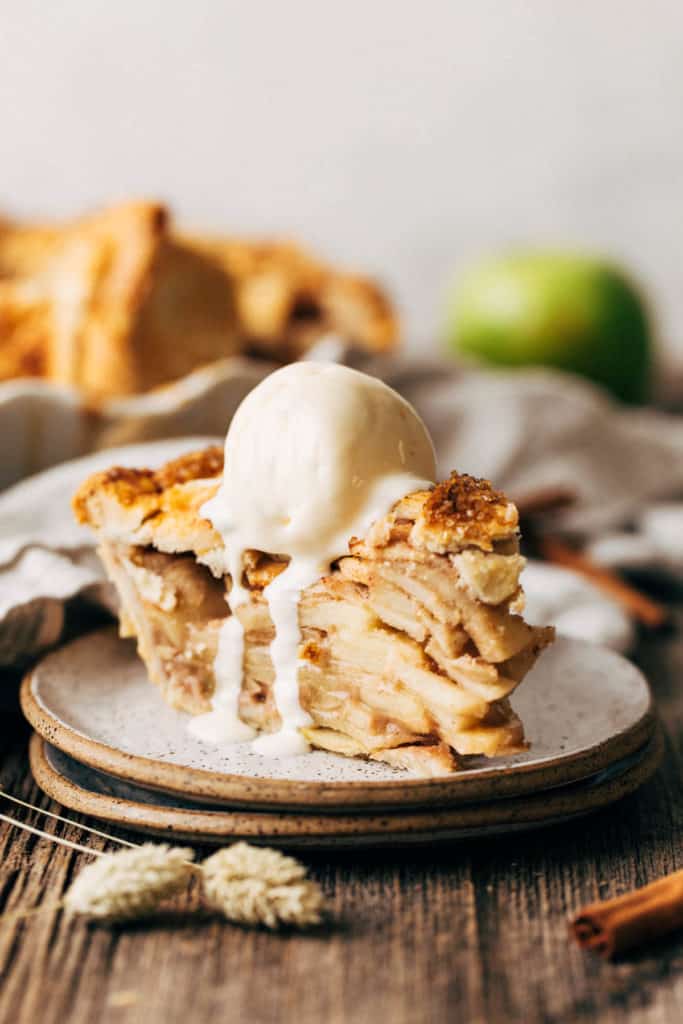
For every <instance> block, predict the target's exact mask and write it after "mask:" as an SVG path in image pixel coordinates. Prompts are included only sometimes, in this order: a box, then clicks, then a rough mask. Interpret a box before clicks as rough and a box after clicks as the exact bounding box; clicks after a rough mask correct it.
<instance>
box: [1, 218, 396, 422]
mask: <svg viewBox="0 0 683 1024" xmlns="http://www.w3.org/2000/svg"><path fill="white" fill-rule="evenodd" d="M397 334H398V328H397V322H396V317H395V314H394V311H393V308H392V306H391V304H390V302H389V300H388V298H387V297H386V295H385V293H384V292H383V291H382V290H381V289H380V288H379V287H378V286H377V285H375V284H374V283H373V282H371V281H370V280H368V279H366V278H364V277H360V276H357V275H354V274H349V273H346V272H342V271H339V270H336V269H333V268H331V267H329V266H327V265H326V264H324V263H322V262H320V261H319V260H317V259H316V258H315V257H314V256H312V255H311V254H310V253H308V252H307V251H306V250H305V249H303V248H301V247H299V246H298V245H295V244H293V243H290V242H276V241H265V242H264V241H246V240H239V239H221V238H215V239H212V238H203V237H185V236H182V235H178V234H176V233H175V232H173V231H172V230H171V225H170V218H169V214H168V211H167V210H166V209H165V207H164V206H162V205H161V204H159V203H154V202H130V203H125V204H122V205H119V206H116V207H112V208H111V209H108V210H104V211H103V212H100V213H98V214H95V215H93V216H91V217H87V218H84V219H83V220H80V221H77V222H75V223H73V224H67V225H64V226H62V227H60V226H43V225H16V224H11V223H6V222H5V223H2V222H0V380H8V379H12V378H17V377H38V378H45V379H48V380H51V381H53V382H55V383H57V384H61V385H69V386H72V387H75V388H77V389H78V390H79V391H80V392H81V393H82V394H83V395H85V396H86V397H87V399H88V400H89V401H90V403H91V404H94V405H99V404H100V403H102V402H103V401H106V400H107V399H112V398H118V397H121V396H125V395H133V394H139V393H144V392H147V391H150V390H151V389H154V388H157V387H158V386H160V385H164V384H167V383H169V382H171V381H174V380H178V379H180V378H183V377H184V376H186V375H187V374H188V373H190V372H191V371H192V370H195V369H197V368H198V367H201V366H205V365H208V364H211V363H213V362H215V361H217V360H220V359H224V358H227V357H230V356H235V355H256V356H259V357H261V358H267V359H269V360H271V361H273V362H288V361H291V360H294V359H297V358H299V357H300V356H301V355H303V354H304V353H305V352H307V351H308V350H309V349H310V348H311V347H312V346H313V345H315V344H316V343H317V342H319V341H320V340H321V339H323V338H325V337H327V336H328V335H333V336H335V337H337V338H339V339H341V340H342V341H343V342H344V343H345V344H347V345H350V346H352V347H354V348H357V349H359V350H362V351H365V352H371V353H376V352H381V351H386V350H388V349H391V348H392V347H393V346H394V345H395V343H396V340H397Z"/></svg>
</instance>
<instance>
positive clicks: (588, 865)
mask: <svg viewBox="0 0 683 1024" xmlns="http://www.w3.org/2000/svg"><path fill="white" fill-rule="evenodd" d="M677 620H678V629H677V631H675V632H674V631H672V632H671V633H670V634H667V635H661V634H660V635H659V636H651V637H649V638H648V639H646V640H645V641H644V642H643V643H642V644H641V646H640V649H639V652H638V660H639V662H640V663H641V665H642V666H643V668H644V669H645V671H646V673H647V674H648V676H649V678H650V680H651V681H652V684H653V687H654V690H655V693H656V696H657V699H658V702H659V707H660V710H661V714H662V717H663V720H664V723H665V726H666V732H667V741H668V742H667V754H666V762H665V764H664V766H663V767H662V769H661V770H660V771H659V773H658V775H657V777H656V778H655V779H654V780H653V781H652V782H651V783H649V784H648V785H647V786H645V787H644V788H643V789H642V790H641V791H640V792H639V793H638V794H636V795H635V796H633V797H630V798H627V799H626V800H624V801H622V803H620V804H618V805H617V806H615V807H613V808H612V809H610V810H608V811H604V812H602V813H600V814H598V815H595V816H593V817H590V818H586V819H585V820H581V821H578V822H575V823H573V824H569V825H566V826H562V827H558V828H555V829H551V830H547V831H540V832H535V833H529V834H528V835H525V836H519V837H515V838H510V837H505V838H502V839H494V840H490V841H486V842H483V841H478V842H470V843H467V844H462V845H459V846H451V847H450V848H448V847H438V848H436V847H435V848H434V849H425V850H423V851H421V852H416V851H412V852H406V853H402V852H398V851H397V852H395V853H393V854H392V853H389V852H384V853H382V854H377V855H368V854H353V853H346V854H343V855H342V854H340V855H337V856H327V855H326V856H318V857H309V858H307V860H308V861H309V863H310V864H311V866H312V871H313V874H314V875H315V876H316V877H317V878H319V879H320V881H321V882H322V884H323V886H324V889H325V891H326V893H327V894H328V896H329V899H330V903H331V906H332V908H333V922H332V923H331V924H330V925H329V927H326V928H325V930H323V931H321V932H319V933H316V934H310V935H296V934H291V935H270V934H267V933H265V932H252V931H243V930H241V929H239V928H237V927H233V926H231V925H229V924H226V923H220V922H217V921H215V920H211V919H197V918H192V917H187V918H183V917H182V915H180V914H179V915H176V916H172V917H166V918H164V919H163V920H161V921H157V922H155V923H151V924H146V925H144V926H136V927H128V928H126V929H108V928H101V927H92V926H89V925H87V924H86V923H84V922H83V921H82V920H74V921H71V922H68V921H66V920H65V919H64V916H63V915H62V914H61V913H59V912H46V913H44V914H39V915H37V916H33V917H30V918H28V919H27V920H25V921H24V922H21V923H19V924H5V925H0V1022H1V1024H10V1022H12V1024H24V1022H26V1024H28V1022H30V1024H36V1022H39V1024H53V1022H54V1024H57V1022H59V1024H64V1022H67V1024H81V1022H82V1024H94V1022H97V1024H138V1022H139V1024H176V1022H178V1024H219V1022H223V1021H235V1022H238V1021H239V1022H248V1024H260V1022H271V1021H273V1022H275V1021H277V1022H286V1024H289V1022H292V1024H295V1022H296V1024H338V1022H347V1021H348V1022H354V1024H356V1022H357V1024H366V1022H375V1021H377V1022H380V1024H382V1022H384V1021H386V1022H387V1024H422V1022H425V1024H427V1022H429V1024H431V1022H441V1021H443V1022H447V1021H457V1022H459V1024H461V1022H462V1024H474V1022H477V1024H479V1022H481V1024H484V1022H486V1024H490V1022H494V1024H497V1022H499V1021H500V1022H506V1024H509V1022H517V1021H519V1022H524V1024H533V1022H536V1021H544V1022H558V1024H559V1022H569V1021H571V1022H574V1021H591V1022H593V1021H596V1020H599V1021H607V1022H612V1021H615V1022H616V1021H628V1022H629V1024H634V1022H641V1021H642V1022H647V1024H674V1022H676V1021H680V1020H683V935H679V936H677V937H675V938H673V939H671V940H668V941H666V942H662V943H660V944H659V945H658V947H657V948H656V949H654V948H653V949H651V950H649V951H648V952H644V953H640V954H638V955H636V956H634V957H633V958H632V959H631V960H629V961H628V962H625V963H621V964H618V965H609V964H604V963H602V962H601V961H600V960H598V959H596V958H594V957H591V956H588V955H586V954H583V953H581V952H580V951H579V950H578V949H577V948H576V947H575V946H574V945H572V944H570V943H569V942H568V939H567V930H566V920H567V916H568V915H569V914H570V913H571V912H572V911H573V910H575V909H576V908H577V907H579V906H580V905H581V904H582V903H585V902H587V901H591V900H595V899H596V898H600V897H603V898H604V897H609V896H615V895H617V894H618V893H621V892H623V891H625V890H626V889H628V888H631V887H632V886H636V885H642V884H644V883H646V882H649V881H651V880H653V879H655V878H657V877H659V876H660V875H662V874H665V873H666V872H669V871H673V870H674V869H676V868H680V867H683V847H682V846H681V841H680V836H681V824H682V823H683V798H682V796H681V771H682V768H683V757H682V741H683V639H682V636H683V609H681V608H679V610H678V613H677ZM0 719H1V720H2V725H1V726H0V744H1V745H2V752H1V753H0V782H1V783H2V785H3V787H5V788H6V789H8V790H9V791H10V792H13V793H15V794H17V795H22V796H23V797H25V798H26V799H29V800H32V801H34V802H37V803H39V804H40V805H41V806H43V807H50V806H51V804H50V801H49V800H47V799H45V798H43V797H41V795H40V793H39V792H38V791H37V789H36V788H35V786H34V785H33V784H32V781H31V778H30V775H29V771H28V766H27V758H26V743H27V738H28V730H27V729H26V727H24V726H23V725H22V724H21V722H20V720H19V719H18V718H17V717H16V716H14V715H12V714H5V715H3V716H0ZM52 809H53V810H54V809H55V808H54V807H52ZM3 810H8V807H7V806H6V805H5V806H4V807H3ZM11 813H14V809H12V810H11ZM18 814H19V815H21V817H22V818H23V819H24V820H26V821H29V822H32V823H35V824H41V825H42V826H43V827H44V828H46V829H47V830H48V831H54V832H55V833H56V834H60V835H63V836H67V837H69V838H71V839H75V840H77V841H78V840H80V841H85V842H86V843H90V844H91V845H93V846H97V847H100V848H101V847H104V846H106V843H100V842H99V841H97V840H95V841H93V840H88V839H85V840H84V838H83V835H82V833H80V832H79V829H78V828H77V827H73V828H72V827H68V826H59V825H58V826H57V827H54V825H53V824H50V823H49V820H48V824H47V825H45V824H44V822H42V821H39V819H38V818H37V817H36V816H35V815H34V814H33V813H32V812H21V811H19V812H18ZM0 857H1V866H0V907H2V908H3V909H4V910H5V911H7V910H10V909H15V908H19V907H23V908H29V907H33V906H35V905H36V904H38V903H40V902H41V901H43V900H44V901H46V902H47V901H56V900H58V899H59V897H60V894H61V893H62V892H63V891H64V887H65V886H66V885H67V884H68V883H69V881H70V880H71V879H72V878H73V875H74V872H75V871H77V870H78V868H79V867H80V866H81V865H82V864H84V863H86V860H87V858H86V857H85V856H84V855H81V854H76V853H73V852H72V851H70V850H67V849H63V848H60V847H57V846H54V845H52V844H51V843H49V842H48V841H47V840H42V839H36V838H35V837H33V836H31V835H28V834H26V833H25V832H20V831H19V830H18V829H13V828H10V827H9V826H3V825H2V823H0ZM190 898H191V897H190Z"/></svg>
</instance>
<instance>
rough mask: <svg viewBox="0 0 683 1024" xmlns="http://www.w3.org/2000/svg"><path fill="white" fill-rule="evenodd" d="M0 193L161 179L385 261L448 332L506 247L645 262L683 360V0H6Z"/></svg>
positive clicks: (99, 196) (414, 308) (407, 300)
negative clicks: (447, 312)
mask: <svg viewBox="0 0 683 1024" xmlns="http://www.w3.org/2000/svg"><path fill="white" fill-rule="evenodd" d="M0 28H1V31H0V87H1V95H0V99H1V104H2V109H1V111H0V114H1V117H0V204H1V205H2V206H3V207H4V208H5V209H6V210H7V211H9V212H13V213H16V214H26V215H28V214H39V215H59V216H61V215H64V214H71V213H75V212H77V211H81V210H82V209H84V208H87V207H92V206H96V205H98V204H100V203H101V202H103V201H108V200H110V199H112V198H116V197H126V196H130V195H133V194H137V195H140V194H142V195H160V196H162V197H164V198H165V199H167V200H168V201H169V202H171V203H172V205H173V207H174V208H175V210H176V212H177V215H178V217H179V218H180V219H181V220H182V221H183V222H184V223H185V224H188V225H191V226H196V227H205V228H210V229H215V230H222V229H226V230H231V231H245V232H264V233H271V232H275V233H283V234H290V233H296V234H299V235H301V236H302V237H304V238H307V239H309V240H310V241H311V242H313V243H315V244H316V245H318V246H319V247H320V248H321V249H322V250H323V251H324V252H326V253H327V254H329V255H330V256H333V257H338V258H340V259H343V260H346V261H348V262H350V264H351V265H358V266H363V267H365V268H367V269H370V270H374V271H376V272H378V273H379V274H380V275H381V276H382V277H383V278H384V279H385V280H386V281H387V283H388V284H390V285H391V286H392V287H393V289H394V291H395V294H396V296H397V298H398V299H399V301H400V303H401V304H402V306H403V307H404V310H405V313H406V315H407V320H408V329H409V335H410V338H411V344H412V345H414V346H419V345H421V344H430V343H431V341H432V339H433V337H434V330H435V327H436V324H437V322H438V309H439V300H440V295H441V294H442V292H443V288H444V284H445V282H446V280H447V278H448V275H449V273H450V272H451V271H452V270H453V269H454V268H455V269H456V270H457V268H458V267H461V266H462V265H464V264H465V263H466V262H467V261H468V260H470V259H471V258H472V257H474V256H476V255H477V254H479V253H481V252H482V251H486V250H489V249H491V248H495V247H497V246H500V245H505V244H508V243H510V242H527V241H533V242H550V243H575V244H576V243H578V244H587V245H591V246H596V247H598V248H600V249H604V250H607V251H608V252H611V253H614V254H617V255H618V256H620V257H621V258H622V259H624V260H625V261H626V262H627V263H628V264H629V265H630V266H631V267H632V268H633V269H634V270H635V271H636V272H639V273H640V274H641V275H642V277H643V279H644V281H645V284H646V285H647V287H648V288H649V290H650V293H651V295H652V297H653V299H654V300H655V301H656V303H657V305H658V308H659V311H660V323H661V333H662V335H663V336H664V337H665V339H666V340H667V342H668V343H669V345H671V346H673V347H674V351H677V352H678V353H679V354H680V357H681V358H682V359H683V287H682V285H683V267H682V265H681V264H682V260H681V237H682V230H681V229H682V227H683V225H682V223H681V199H682V191H683V177H682V176H683V116H682V115H683V45H682V44H683V6H682V5H681V4H679V3H677V2H676V0H670V2H666V0H648V2H644V0H527V2H522V0H471V2H458V0H423V2H418V0H343V2H339V3H334V4H332V3H329V2H327V0H287V2H285V0H270V2H266V0H241V2H239V3H238V2H232V0H230V2H222V3H221V2H218V0H215V2H209V0H194V2H192V0H183V2H175V0H167V2H166V3H162V2H152V0H117V2H112V0H61V2H60V3H56V4H49V3H45V2H36V0H22V2H21V3H14V4H11V3H5V4H3V5H2V7H1V9H0Z"/></svg>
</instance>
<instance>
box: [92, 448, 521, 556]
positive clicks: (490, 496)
mask: <svg viewBox="0 0 683 1024" xmlns="http://www.w3.org/2000/svg"><path fill="white" fill-rule="evenodd" d="M222 472H223V450H222V449H221V448H219V447H218V446H216V447H211V448H206V449H204V450H203V451H199V452H193V453H190V454H188V455H183V456H181V457H180V458H178V459H175V460H174V461H173V462H169V463H167V464H166V465H165V466H163V467H162V468H161V469H159V470H150V469H124V468H114V469H110V470H107V471H105V472H102V473H95V474H94V475H93V476H91V477H89V478H88V479H87V480H86V481H85V482H84V483H83V484H82V486H81V487H80V488H79V490H78V492H77V493H76V495H75V497H74V500H73V506H74V511H75V514H76V517H77V519H78V521H79V522H81V523H88V524H90V525H91V526H93V527H95V528H96V529H98V530H100V531H102V533H103V535H105V536H108V537H110V538H112V539H116V540H118V541H123V542H125V543H128V544H137V545H153V546H154V547H155V548H157V550H159V551H164V552H168V553H180V552H194V554H196V555H197V556H198V558H199V559H200V560H204V557H205V556H206V555H207V554H208V553H209V552H211V551H213V550H216V549H222V541H221V538H220V536H219V535H218V534H217V533H216V531H215V530H214V529H213V527H212V526H211V524H210V523H209V522H208V521H207V520H206V519H203V518H202V517H201V515H200V514H199V509H200V508H201V506H202V505H203V504H204V502H205V501H208V499H209V498H210V497H212V496H213V494H215V492H216V489H217V487H218V484H219V483H220V477H221V475H222ZM402 521H406V522H410V523H412V524H413V525H412V528H411V534H410V540H411V543H412V544H413V546H415V547H418V548H419V547H422V548H424V549H426V550H429V551H432V552H435V553H438V554H446V553H449V552H452V553H456V552H458V551H460V550H462V549H463V548H465V547H476V548H479V549H480V550H482V551H491V550H493V548H494V546H495V545H496V544H497V543H499V542H501V541H504V540H506V539H509V538H511V537H516V535H517V531H518V525H519V524H518V516H517V509H516V508H515V506H514V504H513V503H512V502H510V501H508V499H507V498H506V497H505V495H503V494H502V493H501V492H500V491H496V490H494V488H493V487H491V484H490V483H489V482H488V480H479V479H477V478H475V477H472V476H469V475H468V474H466V473H456V472H453V473H452V474H451V476H450V477H449V478H448V479H447V480H445V481H443V482H442V483H440V484H437V485H436V486H435V487H434V488H433V489H432V490H430V491H417V492H414V493H413V494H410V495H407V496H406V497H405V498H404V499H402V500H401V501H399V502H398V503H397V504H396V505H395V506H394V508H393V509H392V511H391V512H390V513H389V515H387V516H385V517H384V518H383V519H381V520H379V522H377V523H376V524H375V525H374V526H373V527H372V528H371V531H370V537H369V538H368V539H369V540H370V541H371V543H373V544H375V545H378V546H379V545H381V544H382V541H383V540H384V542H388V540H389V538H390V535H391V533H392V530H394V529H395V527H396V525H397V524H400V523H401V522H402ZM349 540H351V538H349ZM270 553H271V554H278V552H270ZM207 564H209V565H210V560H209V559H207Z"/></svg>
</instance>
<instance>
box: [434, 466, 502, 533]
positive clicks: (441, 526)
mask: <svg viewBox="0 0 683 1024" xmlns="http://www.w3.org/2000/svg"><path fill="white" fill-rule="evenodd" d="M422 517H423V521H424V530H425V532H426V533H427V532H434V533H436V534H437V535H439V536H440V537H441V538H442V539H443V543H445V544H446V545H449V544H453V543H455V544H457V545H460V546H462V545H464V544H475V545H476V546H477V547H481V548H484V549H485V550H490V549H491V547H492V546H493V543H494V542H495V541H496V540H499V539H501V538H503V537H509V536H510V535H511V534H514V533H515V532H516V531H517V529H518V526H519V517H518V514H517V509H516V508H515V506H514V505H513V504H512V502H511V501H509V499H508V498H506V497H505V495H504V494H503V493H502V492H501V491H496V490H494V488H493V487H492V486H491V484H490V483H489V481H488V480H480V479H478V478H477V477H474V476H469V474H467V473H451V475H450V477H449V478H448V479H447V480H444V481H443V482H442V483H440V484H437V486H436V487H435V488H434V490H433V491H432V492H431V493H430V494H429V497H428V498H427V500H426V501H425V503H424V506H423V509H422Z"/></svg>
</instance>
